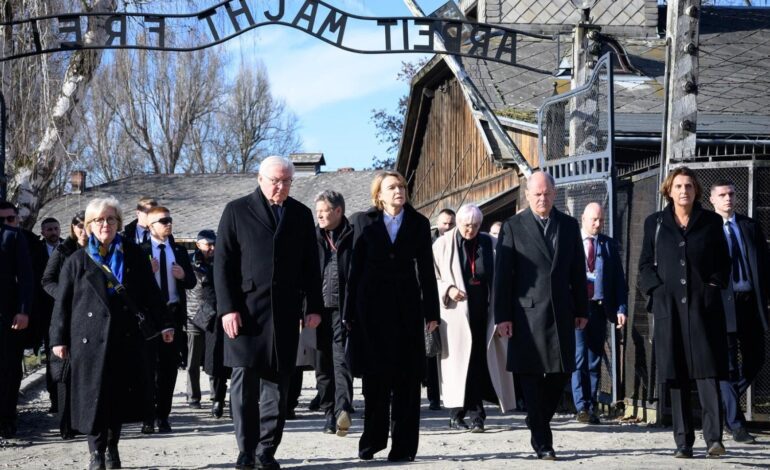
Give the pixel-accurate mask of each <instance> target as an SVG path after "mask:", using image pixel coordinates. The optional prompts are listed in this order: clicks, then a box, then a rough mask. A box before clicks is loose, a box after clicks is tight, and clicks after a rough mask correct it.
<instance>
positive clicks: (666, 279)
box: [639, 203, 730, 382]
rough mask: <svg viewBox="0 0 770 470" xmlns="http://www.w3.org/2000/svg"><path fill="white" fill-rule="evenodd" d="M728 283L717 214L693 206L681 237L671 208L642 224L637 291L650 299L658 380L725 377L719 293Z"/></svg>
mask: <svg viewBox="0 0 770 470" xmlns="http://www.w3.org/2000/svg"><path fill="white" fill-rule="evenodd" d="M659 217H660V218H661V225H660V231H659V233H658V237H657V243H655V231H656V225H657V220H658V218H659ZM656 249H657V262H658V264H657V267H656V266H655V258H656ZM729 279H730V254H729V251H728V248H727V241H726V240H725V236H724V234H723V232H722V218H721V217H720V216H718V215H717V214H715V213H714V212H711V211H707V210H704V209H702V208H701V207H700V205H699V204H697V203H696V205H695V207H694V208H693V210H692V213H691V214H690V221H689V223H688V225H687V229H686V230H685V231H684V233H682V231H681V230H680V228H679V226H678V225H677V223H676V221H675V220H674V213H673V208H672V206H671V205H668V206H667V207H666V208H665V209H664V210H663V211H661V212H656V213H654V214H652V215H650V216H649V217H647V220H645V221H644V241H643V243H642V253H641V255H640V256H639V288H640V289H641V290H642V292H644V293H646V294H648V295H652V313H653V317H654V319H655V328H654V332H653V334H654V338H655V359H656V364H657V370H658V380H659V381H661V382H662V381H665V380H673V379H681V378H688V377H689V378H691V379H698V378H709V377H723V376H725V374H726V373H727V340H726V333H725V317H724V309H723V307H722V298H721V292H720V289H722V288H724V287H726V286H727V282H728V280H729Z"/></svg>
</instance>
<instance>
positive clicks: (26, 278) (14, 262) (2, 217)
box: [0, 201, 34, 439]
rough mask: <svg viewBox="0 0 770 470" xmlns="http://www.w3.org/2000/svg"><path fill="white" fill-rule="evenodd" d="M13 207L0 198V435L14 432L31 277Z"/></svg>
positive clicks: (3, 435) (27, 253)
mask: <svg viewBox="0 0 770 470" xmlns="http://www.w3.org/2000/svg"><path fill="white" fill-rule="evenodd" d="M16 217H17V213H16V207H15V206H14V205H13V204H11V203H9V202H6V201H0V437H1V438H3V439H9V438H11V437H13V435H14V434H15V433H16V399H17V397H18V395H19V385H20V384H21V376H22V370H21V359H22V356H23V353H24V343H23V337H22V332H23V330H25V329H26V328H27V326H28V325H29V317H30V312H31V310H30V305H31V303H32V295H33V291H34V289H33V276H32V266H31V264H30V255H29V250H28V248H27V239H26V238H25V237H24V236H23V235H21V233H20V232H19V230H17V229H16V228H14V227H12V226H11V224H10V223H9V222H13V221H14V220H15V219H16Z"/></svg>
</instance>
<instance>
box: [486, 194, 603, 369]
mask: <svg viewBox="0 0 770 470" xmlns="http://www.w3.org/2000/svg"><path fill="white" fill-rule="evenodd" d="M548 230H549V233H552V234H553V237H554V242H553V244H552V246H551V247H549V246H547V245H546V243H548V242H546V239H545V238H544V237H543V232H542V228H541V225H540V223H539V222H538V221H537V220H535V215H534V214H533V213H532V210H531V209H526V210H524V211H522V212H520V213H519V214H516V215H514V216H513V217H511V218H509V219H508V220H506V221H505V222H504V223H503V226H502V227H501V229H500V236H499V237H498V241H497V250H496V253H497V256H496V258H495V287H494V300H493V305H494V312H495V322H496V323H498V324H499V323H501V322H505V321H511V322H513V336H512V337H511V338H510V340H509V343H508V370H510V371H511V372H513V373H518V374H547V373H564V372H572V371H574V370H575V317H586V316H587V312H588V296H587V295H586V269H585V267H586V266H585V253H584V251H583V243H582V241H581V236H580V228H579V226H578V223H577V220H575V219H573V218H572V217H570V216H568V215H566V214H563V213H561V212H559V211H558V210H556V209H555V208H554V209H552V210H551V214H550V223H549V228H548Z"/></svg>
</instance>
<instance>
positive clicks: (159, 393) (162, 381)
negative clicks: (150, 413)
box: [155, 328, 185, 419]
mask: <svg viewBox="0 0 770 470" xmlns="http://www.w3.org/2000/svg"><path fill="white" fill-rule="evenodd" d="M184 334H185V333H184V331H182V330H181V329H179V328H177V329H176V331H174V337H175V338H176V335H184ZM157 345H158V346H157V347H158V361H157V363H156V370H155V417H156V418H157V419H168V415H169V414H170V413H171V402H172V401H173V400H174V386H175V385H176V376H177V374H178V371H179V347H178V345H177V344H176V340H175V341H173V342H171V343H164V342H163V340H162V339H161V338H158V339H157Z"/></svg>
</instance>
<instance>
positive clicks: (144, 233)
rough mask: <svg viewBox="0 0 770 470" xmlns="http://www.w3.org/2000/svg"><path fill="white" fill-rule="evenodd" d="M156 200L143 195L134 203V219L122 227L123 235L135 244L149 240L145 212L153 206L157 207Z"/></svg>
mask: <svg viewBox="0 0 770 470" xmlns="http://www.w3.org/2000/svg"><path fill="white" fill-rule="evenodd" d="M158 205H159V204H158V201H156V200H155V199H153V198H151V197H143V198H141V199H139V201H138V202H137V203H136V219H134V221H133V222H131V223H129V224H127V225H126V226H125V227H123V236H124V237H126V238H128V239H129V240H133V241H134V243H136V244H137V245H141V244H142V243H145V242H148V241H150V229H149V225H148V223H147V214H148V213H149V211H150V209H152V208H153V207H158Z"/></svg>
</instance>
